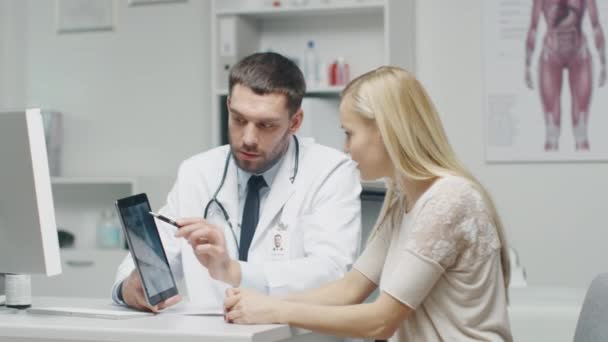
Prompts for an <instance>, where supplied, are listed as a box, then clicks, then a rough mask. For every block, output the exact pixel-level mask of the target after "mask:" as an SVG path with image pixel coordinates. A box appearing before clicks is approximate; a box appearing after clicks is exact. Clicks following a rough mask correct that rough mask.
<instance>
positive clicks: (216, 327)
mask: <svg viewBox="0 0 608 342" xmlns="http://www.w3.org/2000/svg"><path fill="white" fill-rule="evenodd" d="M32 304H33V306H40V307H41V306H72V307H88V308H107V307H108V300H104V299H82V298H80V299H79V298H55V297H39V298H35V300H34V301H33V303H32ZM0 341H2V342H5V341H7V342H8V341H11V342H17V341H18V342H26V341H28V342H29V341H44V342H55V341H125V342H126V341H146V342H190V341H193V342H194V341H196V342H224V341H225V342H231V341H233V342H245V341H252V342H272V341H298V342H306V341H338V339H336V338H334V337H330V336H324V335H320V334H316V333H312V332H310V331H306V330H302V329H295V328H290V327H289V326H287V325H235V324H227V323H225V322H224V319H223V317H221V316H183V315H177V314H159V315H155V316H150V317H142V318H131V319H122V320H109V319H97V318H82V317H67V316H66V317H63V316H41V315H32V314H28V313H26V312H23V311H22V312H19V313H6V312H5V313H0Z"/></svg>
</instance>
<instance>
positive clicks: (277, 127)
mask: <svg viewBox="0 0 608 342" xmlns="http://www.w3.org/2000/svg"><path fill="white" fill-rule="evenodd" d="M229 90H230V91H229V96H228V99H227V101H226V105H227V108H228V133H229V139H230V144H229V145H227V146H221V147H217V148H214V149H212V150H209V151H207V152H204V153H201V154H198V155H195V156H194V157H191V158H190V159H187V160H186V161H184V162H183V163H182V164H181V166H180V168H179V172H178V176H177V181H176V183H175V185H174V186H173V189H172V190H171V192H170V193H169V195H168V197H167V203H166V205H165V206H164V207H163V208H162V209H161V210H160V212H161V213H162V214H164V215H166V216H168V217H173V218H181V219H179V220H178V223H179V225H180V229H179V230H178V229H176V228H175V227H173V226H171V225H168V224H166V223H164V222H162V221H159V220H157V221H156V222H157V225H158V229H159V232H160V235H161V239H162V242H163V245H164V248H165V252H166V254H167V258H168V259H169V263H170V264H171V269H172V271H173V273H174V276H175V277H176V279H177V280H178V283H180V282H181V283H182V284H183V285H184V287H185V289H186V290H187V295H188V297H189V300H190V301H191V302H193V303H196V304H199V305H201V306H204V307H207V308H217V309H221V308H222V303H223V298H224V293H225V290H226V289H227V288H229V287H233V286H240V287H245V288H251V289H255V290H258V291H261V292H263V293H267V294H283V293H291V292H293V291H300V290H303V289H308V288H314V287H318V286H320V285H322V284H324V283H327V282H329V281H332V280H336V279H339V278H340V277H342V276H343V275H344V274H345V272H346V271H347V269H348V268H349V267H350V266H351V265H352V263H353V260H354V258H355V257H356V255H357V254H358V249H359V241H360V234H361V213H360V210H361V204H360V200H359V194H360V192H361V186H360V185H359V175H358V171H357V168H356V166H355V164H354V162H353V161H352V160H351V159H350V158H348V156H346V155H345V154H343V153H341V152H339V151H337V150H334V149H331V148H329V147H325V146H322V145H319V144H316V143H315V142H314V141H312V139H304V138H299V137H297V136H296V135H295V134H296V132H297V131H298V129H299V127H300V125H301V124H302V120H303V117H304V113H303V111H302V109H301V107H300V106H301V103H302V98H303V96H304V94H305V92H306V85H305V82H304V77H303V75H302V72H301V71H300V69H298V67H297V66H296V65H295V64H294V63H293V62H291V61H290V60H289V59H287V58H285V57H283V56H281V55H279V54H276V53H271V52H268V53H256V54H253V55H250V56H248V57H245V58H244V59H243V60H241V61H240V62H239V63H237V64H236V65H235V66H234V67H233V68H232V70H231V71H230V76H229ZM277 235H278V236H280V237H278V238H277ZM277 240H280V244H281V247H282V248H276V247H275V241H277ZM112 294H113V295H112V297H113V299H114V301H115V302H117V303H123V304H126V305H129V306H131V307H134V308H136V309H141V310H150V311H158V310H161V309H163V308H166V307H168V306H171V305H173V304H175V303H177V302H178V301H179V300H180V297H178V296H176V297H173V298H170V299H167V300H166V301H164V302H162V303H160V304H158V305H156V306H154V307H151V306H149V305H148V304H147V302H146V299H145V296H144V293H143V290H142V286H141V282H140V280H139V277H138V275H137V272H135V271H134V265H133V262H132V258H131V256H129V255H127V257H126V258H125V260H124V261H123V262H122V264H121V265H120V266H119V269H118V272H117V276H116V281H115V284H114V287H113V291H112Z"/></svg>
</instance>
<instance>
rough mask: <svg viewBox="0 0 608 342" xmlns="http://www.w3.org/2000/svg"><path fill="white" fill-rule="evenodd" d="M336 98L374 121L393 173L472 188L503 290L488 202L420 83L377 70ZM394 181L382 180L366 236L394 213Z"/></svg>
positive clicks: (505, 258) (504, 251) (504, 254)
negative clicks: (461, 181)
mask: <svg viewBox="0 0 608 342" xmlns="http://www.w3.org/2000/svg"><path fill="white" fill-rule="evenodd" d="M342 100H343V101H347V102H346V105H347V106H349V109H351V110H352V111H354V112H355V113H357V114H359V115H361V116H362V117H364V118H367V119H370V120H374V121H375V123H376V126H377V127H378V130H379V131H380V135H381V137H382V140H383V141H384V145H385V147H386V150H387V152H388V155H389V157H390V159H391V161H392V162H393V165H394V166H395V175H400V176H405V177H407V178H409V179H412V180H430V179H434V178H437V177H445V176H460V177H463V178H466V179H467V180H469V181H470V182H471V183H472V184H473V185H474V186H475V187H476V188H477V190H478V191H479V192H480V193H481V194H482V196H483V197H484V200H485V202H486V204H487V206H488V208H489V211H490V215H491V218H492V220H493V223H494V225H495V227H496V230H497V231H498V238H499V239H500V243H501V264H502V270H503V277H504V282H505V287H506V286H508V284H509V278H510V264H509V252H508V247H507V241H506V238H505V234H504V229H503V225H502V222H501V220H500V217H499V216H498V213H497V211H496V207H495V206H494V202H493V201H492V199H491V197H490V195H489V194H488V192H487V191H486V190H485V188H484V187H483V186H482V185H481V184H480V183H479V181H478V180H477V179H476V178H475V177H473V175H472V174H471V173H470V172H469V171H468V170H467V169H466V168H465V167H464V166H463V164H462V163H461V162H460V161H459V160H458V158H457V157H456V154H455V153H454V150H453V149H452V147H451V146H450V144H449V142H448V139H447V136H446V134H445V131H444V129H443V125H442V124H441V120H440V119H439V115H438V114H437V111H436V110H435V106H434V105H433V102H432V101H431V99H430V97H429V96H428V94H427V93H426V91H425V90H424V87H423V86H422V85H421V84H420V82H419V81H418V80H417V79H416V78H415V77H414V76H413V75H412V74H410V73H409V72H407V71H406V70H403V69H401V68H397V67H391V66H383V67H380V68H377V69H375V70H372V71H370V72H367V73H365V74H363V75H361V76H359V77H357V78H355V79H354V80H352V81H351V82H350V83H349V84H348V85H347V86H346V88H345V89H344V91H343V92H342ZM395 183H396V179H393V180H390V181H389V182H388V190H387V193H386V197H385V199H384V203H383V205H382V209H381V211H380V215H379V217H378V220H377V221H376V225H375V227H374V230H373V231H372V233H371V234H370V237H371V236H372V235H373V234H375V232H376V230H377V229H378V228H379V227H380V226H381V224H382V222H383V221H384V220H385V219H386V218H390V217H391V216H392V215H393V214H394V213H393V208H395V206H394V205H393V203H394V202H395V201H396V197H397V194H396V189H395V186H396V184H395Z"/></svg>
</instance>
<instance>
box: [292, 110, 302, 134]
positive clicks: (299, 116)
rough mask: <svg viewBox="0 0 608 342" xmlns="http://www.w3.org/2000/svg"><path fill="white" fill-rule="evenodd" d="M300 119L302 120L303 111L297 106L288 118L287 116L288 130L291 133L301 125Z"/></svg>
mask: <svg viewBox="0 0 608 342" xmlns="http://www.w3.org/2000/svg"><path fill="white" fill-rule="evenodd" d="M302 121H304V111H303V110H302V108H299V109H298V111H296V112H295V113H294V114H293V115H292V116H291V117H290V118H289V131H290V132H291V133H292V134H295V133H296V132H297V131H298V129H300V126H302Z"/></svg>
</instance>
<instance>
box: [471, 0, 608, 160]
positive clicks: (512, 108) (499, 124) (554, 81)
mask: <svg viewBox="0 0 608 342" xmlns="http://www.w3.org/2000/svg"><path fill="white" fill-rule="evenodd" d="M482 4H483V10H482V15H483V18H482V30H481V31H482V50H483V77H484V80H483V81H484V88H485V94H484V119H485V144H486V159H487V160H488V161H492V162H520V161H521V162H526V161H531V162H533V161H587V160H588V161H591V160H608V85H607V84H606V83H607V80H606V47H605V45H606V39H607V38H608V32H606V28H607V27H608V0H488V1H486V0H484V1H482Z"/></svg>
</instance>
